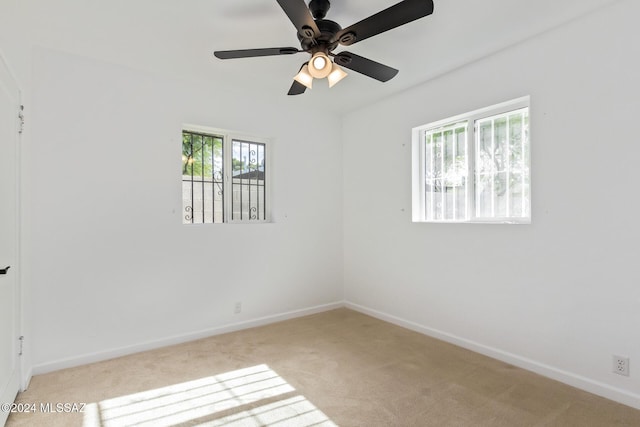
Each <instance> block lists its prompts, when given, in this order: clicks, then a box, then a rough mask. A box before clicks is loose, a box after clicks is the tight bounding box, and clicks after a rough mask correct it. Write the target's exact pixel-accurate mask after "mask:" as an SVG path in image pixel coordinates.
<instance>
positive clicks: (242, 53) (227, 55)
mask: <svg viewBox="0 0 640 427" xmlns="http://www.w3.org/2000/svg"><path fill="white" fill-rule="evenodd" d="M298 52H303V51H301V50H298V49H296V48H295V47H269V48H264V49H241V50H217V51H215V52H213V54H214V55H215V57H216V58H219V59H236V58H255V57H257V56H274V55H292V54H294V53H298Z"/></svg>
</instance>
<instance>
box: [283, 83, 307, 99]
mask: <svg viewBox="0 0 640 427" xmlns="http://www.w3.org/2000/svg"><path fill="white" fill-rule="evenodd" d="M305 90H307V87H306V86H305V85H303V84H302V83H298V82H297V81H295V80H294V81H293V84H292V85H291V89H289V92H288V93H287V95H302V94H303V93H304V91H305Z"/></svg>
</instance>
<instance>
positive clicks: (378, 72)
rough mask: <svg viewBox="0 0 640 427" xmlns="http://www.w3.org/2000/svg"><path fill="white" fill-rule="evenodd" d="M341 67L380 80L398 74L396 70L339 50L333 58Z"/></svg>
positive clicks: (382, 80)
mask: <svg viewBox="0 0 640 427" xmlns="http://www.w3.org/2000/svg"><path fill="white" fill-rule="evenodd" d="M333 60H334V62H335V63H336V64H338V65H340V66H342V67H345V68H348V69H350V70H353V71H357V72H358V73H360V74H364V75H365V76H369V77H371V78H372V79H376V80H379V81H381V82H387V81H389V80H391V79H392V78H394V77H395V76H396V74H398V70H396V69H395V68H391V67H389V66H387V65H384V64H381V63H379V62H376V61H372V60H370V59H367V58H364V57H362V56H359V55H356V54H355V53H351V52H340V53H338V54H336V55H335V56H334V58H333Z"/></svg>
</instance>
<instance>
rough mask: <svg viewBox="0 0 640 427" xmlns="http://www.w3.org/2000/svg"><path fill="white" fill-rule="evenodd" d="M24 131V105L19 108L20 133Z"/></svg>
mask: <svg viewBox="0 0 640 427" xmlns="http://www.w3.org/2000/svg"><path fill="white" fill-rule="evenodd" d="M23 131H24V105H21V106H20V109H19V110H18V133H22V132H23Z"/></svg>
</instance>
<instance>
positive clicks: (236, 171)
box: [182, 126, 268, 224]
mask: <svg viewBox="0 0 640 427" xmlns="http://www.w3.org/2000/svg"><path fill="white" fill-rule="evenodd" d="M267 194H268V191H267V142H266V141H265V140H264V139H262V138H254V137H244V136H240V135H235V134H232V133H229V132H226V131H218V130H211V129H206V128H199V127H195V126H189V127H186V128H185V129H184V130H183V131H182V207H183V223H184V224H205V223H225V222H264V221H267V220H268V206H267V205H268V196H267Z"/></svg>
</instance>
